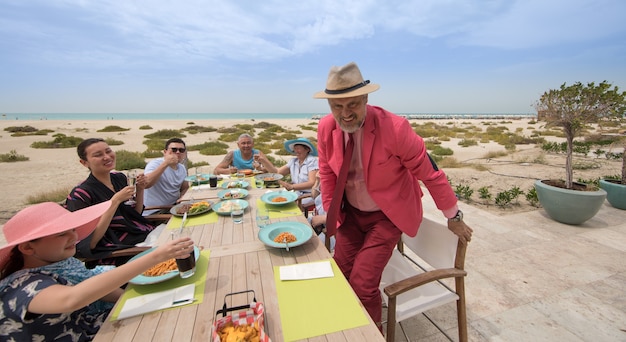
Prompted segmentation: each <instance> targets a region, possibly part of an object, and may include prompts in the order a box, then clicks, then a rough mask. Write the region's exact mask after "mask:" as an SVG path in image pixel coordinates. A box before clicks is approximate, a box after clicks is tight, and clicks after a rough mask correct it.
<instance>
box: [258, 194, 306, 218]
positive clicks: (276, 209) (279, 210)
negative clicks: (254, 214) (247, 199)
mask: <svg viewBox="0 0 626 342" xmlns="http://www.w3.org/2000/svg"><path fill="white" fill-rule="evenodd" d="M256 207H257V209H260V210H265V209H271V210H270V211H268V212H269V214H270V218H281V217H291V216H298V215H302V211H300V208H298V204H297V203H296V202H292V203H289V204H285V205H267V204H266V203H265V202H263V201H261V199H258V198H257V200H256Z"/></svg>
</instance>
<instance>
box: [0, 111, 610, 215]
mask: <svg viewBox="0 0 626 342" xmlns="http://www.w3.org/2000/svg"><path fill="white" fill-rule="evenodd" d="M260 121H262V120H257V121H256V123H258V122H260ZM311 121H312V120H309V119H272V120H271V123H275V124H278V125H280V126H283V127H288V128H290V129H294V130H297V129H298V125H306V124H308V123H310V122H311ZM441 121H444V120H441ZM268 122H270V121H269V120H268ZM412 122H415V123H417V124H420V123H421V122H423V121H419V120H415V121H412ZM254 123H255V122H253V121H251V120H195V121H194V122H193V124H195V125H200V126H211V127H215V128H220V127H232V126H234V125H236V124H254ZM436 123H437V124H441V125H448V124H454V125H457V126H459V127H464V126H465V127H469V126H474V127H482V128H483V129H484V128H485V127H486V126H485V124H486V123H487V124H489V125H494V124H497V125H498V126H502V125H504V126H506V127H507V128H508V130H509V131H510V132H516V131H518V132H519V131H520V130H521V132H520V134H522V135H526V136H530V135H531V134H532V131H533V130H535V129H537V128H539V126H540V125H539V124H536V125H529V124H528V120H526V119H521V120H512V121H502V120H501V119H500V120H493V121H492V122H490V121H489V120H484V119H480V120H445V122H436ZM146 124H149V125H150V126H151V127H152V129H149V130H141V129H139V127H141V126H142V125H146ZM188 124H189V122H188V121H185V120H171V121H170V120H163V121H153V122H149V123H146V122H144V121H139V120H83V121H80V120H76V121H62V120H58V121H53V120H50V121H48V120H39V121H21V120H0V153H2V154H4V153H9V152H10V151H12V150H15V151H16V152H17V153H18V154H20V155H24V156H27V157H28V158H29V161H26V162H15V163H0V172H1V174H2V177H0V187H2V189H3V193H4V195H3V196H2V197H1V198H0V224H2V223H4V222H6V220H8V219H9V218H10V217H11V216H12V215H13V214H14V213H15V212H17V211H18V210H20V209H21V208H23V207H24V206H26V200H27V198H28V197H29V196H31V195H35V194H37V193H43V192H49V191H52V190H55V189H64V188H71V187H72V186H74V185H76V184H78V183H79V182H81V181H82V180H84V179H85V178H86V177H87V175H88V174H89V172H88V170H87V169H86V168H85V167H83V166H82V165H81V164H80V163H79V161H78V156H77V155H76V149H75V148H65V149H34V148H31V147H30V145H31V144H32V143H33V142H35V141H50V140H52V139H53V138H52V135H53V134H55V133H63V134H65V135H67V136H76V137H80V138H89V137H100V138H113V139H116V140H121V141H124V144H123V145H119V146H113V149H115V150H128V151H137V152H142V151H144V150H145V145H144V144H143V141H144V140H145V139H146V138H145V137H144V136H145V135H146V134H149V133H153V132H156V131H158V130H162V129H182V128H184V127H186V126H188ZM25 125H29V126H33V127H35V128H37V129H40V130H41V129H50V130H52V131H54V132H55V133H52V134H48V135H47V136H22V137H12V136H11V134H10V133H9V132H7V131H5V130H4V129H5V128H6V127H9V126H25ZM109 125H117V126H120V127H123V128H128V129H129V130H128V131H124V132H108V133H102V132H97V131H98V130H100V129H102V128H104V127H106V126H109ZM257 132H258V131H257ZM315 134H316V133H315V132H314V131H309V130H303V131H302V135H303V136H306V137H310V138H315ZM218 137H219V133H217V132H208V133H198V134H186V137H185V138H183V139H184V140H185V142H186V143H187V144H188V145H194V144H200V143H203V142H206V141H211V140H217V139H218ZM547 139H552V140H555V141H562V139H560V138H555V137H547ZM460 140H461V139H456V138H453V139H451V140H450V141H443V142H442V146H443V147H447V148H450V149H452V150H453V151H454V154H453V157H454V158H456V160H457V161H458V162H460V163H461V164H463V165H468V166H466V167H461V168H444V171H445V172H446V173H447V174H448V176H449V177H450V179H451V180H452V183H453V186H455V185H458V184H461V185H467V186H470V187H471V188H472V189H473V190H474V195H473V196H474V200H473V201H472V204H473V205H477V206H480V207H481V208H482V209H485V210H488V211H491V212H494V213H496V214H498V215H507V214H511V213H515V212H520V211H528V210H536V209H537V208H535V207H532V206H530V205H529V204H528V203H527V202H526V200H525V199H524V198H523V196H522V197H521V198H519V199H518V202H517V203H515V204H514V205H511V206H508V207H507V208H505V209H501V208H498V207H497V206H495V205H494V204H493V201H492V203H491V204H487V205H485V204H483V201H481V200H479V199H478V191H477V190H478V189H479V188H481V187H483V186H485V187H488V189H490V192H491V194H492V196H493V197H495V196H496V194H497V193H498V192H501V191H506V190H509V189H511V188H512V187H515V186H517V187H519V188H520V189H521V190H522V191H527V190H529V189H530V188H531V187H532V184H533V183H534V181H535V180H536V179H546V178H564V176H565V171H564V169H563V167H564V164H565V161H564V155H562V154H561V155H557V154H547V153H544V152H543V151H541V149H540V148H539V147H537V146H535V145H518V146H517V148H516V151H515V152H513V153H509V154H506V155H504V156H501V157H495V158H486V156H487V154H488V153H490V152H491V153H493V152H499V151H500V152H501V151H505V149H504V147H503V146H502V145H499V144H497V143H495V142H489V143H478V145H477V146H470V147H461V146H459V142H460ZM229 145H230V148H231V149H232V148H235V147H236V144H235V143H230V144H229ZM275 157H277V158H284V159H286V158H289V156H275ZM189 158H190V160H192V161H193V162H195V163H197V162H200V161H206V162H208V163H209V164H210V165H211V166H215V165H216V164H217V163H219V162H220V161H221V160H222V158H223V156H221V155H220V156H204V155H200V154H199V153H198V152H195V151H192V152H189ZM585 159H586V161H588V162H589V163H593V164H595V165H597V168H593V169H588V170H576V171H575V174H574V176H575V178H581V179H594V178H597V177H602V176H605V175H615V174H619V173H620V172H621V162H620V161H615V160H613V161H609V160H606V159H605V158H594V157H593V156H589V157H587V158H585ZM469 165H473V167H472V166H469ZM477 166H480V167H482V168H483V169H484V170H479V169H477Z"/></svg>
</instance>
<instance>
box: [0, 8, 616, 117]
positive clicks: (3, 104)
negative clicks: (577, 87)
mask: <svg viewBox="0 0 626 342" xmlns="http://www.w3.org/2000/svg"><path fill="white" fill-rule="evenodd" d="M625 14H626V1H623V0H482V1H481V0H466V1H460V0H458V1H456V0H421V1H407V0H359V1H352V0H348V1H338V0H317V1H308V0H302V1H276V0H263V1H256V0H254V1H248V0H246V1H217V0H213V1H210V0H205V1H203V0H188V1H163V0H136V1H131V0H98V1H96V0H93V1H90V0H32V1H29V0H2V1H1V2H0V112H2V113H33V112H42V113H53V112H63V113H73V112H76V113H81V112H82V113H84V112H105V113H106V112H111V113H123V112H159V113H168V112H180V113H196V112H206V113H224V112H233V113H249V112H260V113H267V112H271V113H283V112H284V113H289V112H305V113H326V112H328V105H327V103H326V101H325V100H315V99H313V98H312V95H313V93H314V92H316V91H319V90H322V89H323V88H324V86H325V82H326V77H327V75H328V70H329V68H330V66H332V65H343V64H346V63H348V62H350V61H355V62H356V63H357V64H358V65H359V67H360V68H361V71H362V73H363V75H364V77H365V78H366V79H370V80H371V81H372V82H373V83H378V84H380V85H381V89H380V90H379V91H377V92H375V93H373V94H371V95H370V101H369V102H370V104H375V105H380V106H383V107H385V108H386V109H388V110H391V111H394V112H397V113H451V112H455V113H530V112H534V109H533V107H532V104H533V103H534V102H535V101H536V100H537V99H538V98H539V96H540V95H541V94H542V93H543V92H544V91H546V90H548V89H551V88H558V87H559V86H560V85H561V84H562V83H563V82H567V83H573V82H576V81H581V82H591V81H595V82H601V81H603V80H607V81H609V82H611V83H612V84H614V85H617V86H619V87H620V89H622V90H625V89H626V20H625V19H624V18H625Z"/></svg>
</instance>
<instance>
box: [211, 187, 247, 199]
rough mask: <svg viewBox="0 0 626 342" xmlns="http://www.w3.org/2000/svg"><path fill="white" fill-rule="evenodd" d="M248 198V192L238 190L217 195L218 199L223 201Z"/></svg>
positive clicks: (227, 190)
mask: <svg viewBox="0 0 626 342" xmlns="http://www.w3.org/2000/svg"><path fill="white" fill-rule="evenodd" d="M246 196H248V190H246V189H237V188H235V189H225V190H222V191H220V192H218V193H217V197H219V198H220V199H222V200H229V199H238V198H245V197H246Z"/></svg>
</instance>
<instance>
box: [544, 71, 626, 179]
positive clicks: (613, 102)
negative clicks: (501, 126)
mask: <svg viewBox="0 0 626 342" xmlns="http://www.w3.org/2000/svg"><path fill="white" fill-rule="evenodd" d="M535 108H536V109H537V118H538V120H545V121H546V122H547V124H546V127H560V128H561V129H562V130H563V133H564V134H565V139H566V142H567V152H566V157H565V176H566V178H565V187H566V188H567V189H572V185H573V167H572V154H573V147H574V139H575V138H576V136H577V135H578V134H580V133H581V132H582V131H584V130H585V128H586V127H587V125H588V124H590V123H593V122H598V121H600V120H602V119H604V118H611V117H621V116H623V115H624V111H625V110H626V92H621V93H620V92H619V89H618V87H617V86H615V87H613V86H612V85H611V84H609V83H608V82H607V81H603V82H601V83H599V84H597V85H596V84H595V83H594V82H591V83H587V84H586V85H584V84H582V83H580V82H577V83H574V84H573V85H570V86H567V85H566V83H563V84H562V85H561V87H560V88H559V89H550V90H548V91H546V92H545V93H543V95H541V97H540V98H539V100H538V101H537V102H536V103H535Z"/></svg>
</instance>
